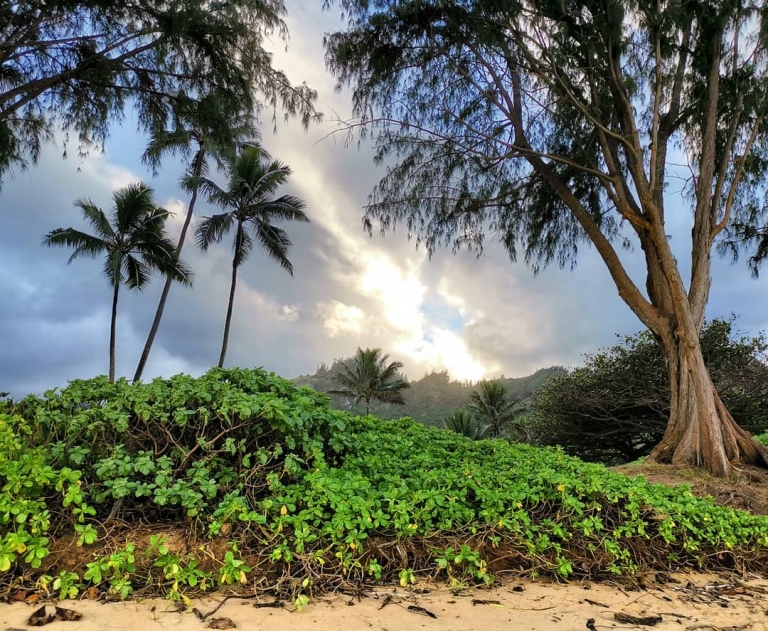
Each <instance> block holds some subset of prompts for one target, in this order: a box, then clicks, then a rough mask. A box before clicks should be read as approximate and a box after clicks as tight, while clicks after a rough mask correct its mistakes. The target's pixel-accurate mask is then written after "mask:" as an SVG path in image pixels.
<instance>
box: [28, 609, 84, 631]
mask: <svg viewBox="0 0 768 631" xmlns="http://www.w3.org/2000/svg"><path fill="white" fill-rule="evenodd" d="M82 617H83V614H81V613H78V612H77V611H73V610H72V609H64V607H51V606H50V605H43V606H42V607H40V608H39V609H37V610H36V611H35V612H34V613H33V614H32V615H31V616H30V617H29V618H28V619H27V624H28V625H29V626H30V627H42V626H44V625H46V624H50V623H51V622H54V621H56V620H62V621H64V622H76V621H77V620H80V619H82Z"/></svg>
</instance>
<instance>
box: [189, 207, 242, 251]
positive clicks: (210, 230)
mask: <svg viewBox="0 0 768 631" xmlns="http://www.w3.org/2000/svg"><path fill="white" fill-rule="evenodd" d="M234 221H235V216H234V214H233V213H231V212H227V213H219V214H218V215H213V216H211V217H203V220H202V221H201V222H200V225H199V226H198V227H197V230H196V231H195V240H196V241H197V245H198V246H199V247H200V249H201V250H203V252H205V251H206V250H207V249H208V248H209V247H211V245H213V244H214V243H218V242H219V241H221V239H222V238H223V237H224V235H225V234H226V233H227V232H229V230H230V229H231V228H232V224H233V223H234Z"/></svg>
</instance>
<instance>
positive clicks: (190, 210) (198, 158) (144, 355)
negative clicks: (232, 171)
mask: <svg viewBox="0 0 768 631" xmlns="http://www.w3.org/2000/svg"><path fill="white" fill-rule="evenodd" d="M202 152H203V149H202V148H201V149H199V150H198V152H197V154H196V155H195V158H194V164H195V167H194V169H193V171H192V174H193V175H194V176H195V177H200V173H201V172H202V169H203V155H202ZM196 203H197V189H195V190H194V191H192V197H191V199H190V200H189V205H188V206H187V217H186V219H184V225H183V226H182V228H181V234H180V235H179V242H178V244H177V245H176V252H175V253H174V256H175V257H176V260H177V261H178V260H179V257H180V256H181V249H182V248H183V247H184V240H185V239H186V237H187V230H188V229H189V224H190V223H191V222H192V215H193V214H194V212H195V204H196ZM172 284H173V279H172V278H171V277H170V276H169V277H167V278H166V279H165V285H163V293H161V294H160V302H159V303H158V305H157V311H155V319H154V320H153V321H152V328H151V329H150V330H149V336H148V337H147V341H146V343H145V344H144V350H143V351H142V352H141V358H140V359H139V365H138V366H136V372H135V373H134V375H133V383H136V382H137V381H139V380H140V379H141V375H142V373H143V372H144V367H145V366H146V365H147V360H148V359H149V353H150V351H151V350H152V344H154V342H155V336H156V335H157V331H158V329H159V328H160V320H161V319H162V317H163V311H164V310H165V302H166V300H168V293H169V292H170V291H171V285H172Z"/></svg>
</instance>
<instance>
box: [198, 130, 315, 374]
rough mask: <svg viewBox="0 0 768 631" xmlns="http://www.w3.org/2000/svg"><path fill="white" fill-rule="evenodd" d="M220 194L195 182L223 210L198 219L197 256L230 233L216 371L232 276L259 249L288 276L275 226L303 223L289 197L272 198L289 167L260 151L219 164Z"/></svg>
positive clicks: (286, 246) (299, 207)
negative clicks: (227, 282)
mask: <svg viewBox="0 0 768 631" xmlns="http://www.w3.org/2000/svg"><path fill="white" fill-rule="evenodd" d="M224 174H225V175H226V178H227V183H226V186H225V187H224V188H222V187H220V186H219V185H218V184H217V183H216V182H214V181H213V180H211V179H209V178H205V177H200V178H195V179H197V180H198V181H199V182H198V186H199V187H200V190H202V191H203V192H205V194H206V195H207V196H208V198H209V200H210V201H211V202H213V203H215V204H218V205H219V206H221V207H222V208H224V209H225V210H224V212H222V213H219V214H217V215H212V216H210V217H204V218H203V220H202V221H201V222H200V225H199V226H198V227H197V233H196V236H197V243H198V245H199V246H200V248H201V249H202V250H203V251H206V250H208V248H210V247H211V245H213V244H214V243H218V242H219V241H221V240H222V239H223V238H224V235H226V234H227V233H228V232H229V231H230V230H231V229H232V228H234V229H235V236H234V239H233V240H232V280H231V282H230V290H229V302H228V306H227V315H226V318H225V321H224V339H223V340H222V344H221V354H220V355H219V363H218V366H219V368H222V367H223V366H224V359H225V357H226V355H227V346H228V344H229V327H230V323H231V321H232V309H233V305H234V301H235V289H236V287H237V270H238V268H239V267H240V266H241V265H242V264H243V263H245V261H247V260H248V257H249V256H250V255H251V252H252V251H253V248H254V247H259V248H260V249H261V250H262V251H263V252H264V253H265V254H266V255H267V256H268V257H269V258H270V259H272V260H273V261H275V262H276V263H277V264H278V265H279V266H280V267H282V268H283V269H284V270H286V271H287V272H288V273H289V274H290V275H291V276H293V264H292V263H291V261H290V259H289V258H288V253H289V251H290V249H291V240H290V239H289V238H288V233H287V232H285V230H283V229H282V228H280V227H278V226H277V225H276V224H277V223H280V222H283V221H297V222H302V223H306V222H309V217H307V215H306V213H305V212H304V206H305V204H304V200H301V199H299V198H298V197H296V196H295V195H281V196H280V197H274V195H275V193H276V192H277V190H278V189H279V188H280V187H281V186H283V185H284V184H285V183H286V182H287V181H288V177H289V176H290V175H291V169H290V167H289V166H287V165H285V164H283V163H282V162H280V161H279V160H271V159H270V158H269V156H268V154H267V153H266V152H265V151H263V150H262V149H261V147H259V146H256V145H253V146H249V147H245V148H244V149H243V150H242V151H241V152H240V153H238V154H237V155H234V156H230V157H228V158H225V159H224Z"/></svg>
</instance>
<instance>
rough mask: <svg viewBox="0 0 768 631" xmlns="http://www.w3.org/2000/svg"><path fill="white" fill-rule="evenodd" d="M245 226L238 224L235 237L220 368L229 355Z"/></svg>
mask: <svg viewBox="0 0 768 631" xmlns="http://www.w3.org/2000/svg"><path fill="white" fill-rule="evenodd" d="M242 239H243V224H242V222H240V221H238V222H237V234H236V235H235V253H234V255H233V256H232V286H231V287H230V289H229V305H228V306H227V319H226V320H225V321H224V340H223V341H222V343H221V355H219V368H224V358H225V357H226V355H227V344H229V324H230V322H231V321H232V306H233V305H234V303H235V287H236V286H237V261H238V259H239V257H240V248H241V247H242V245H241V244H242Z"/></svg>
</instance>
